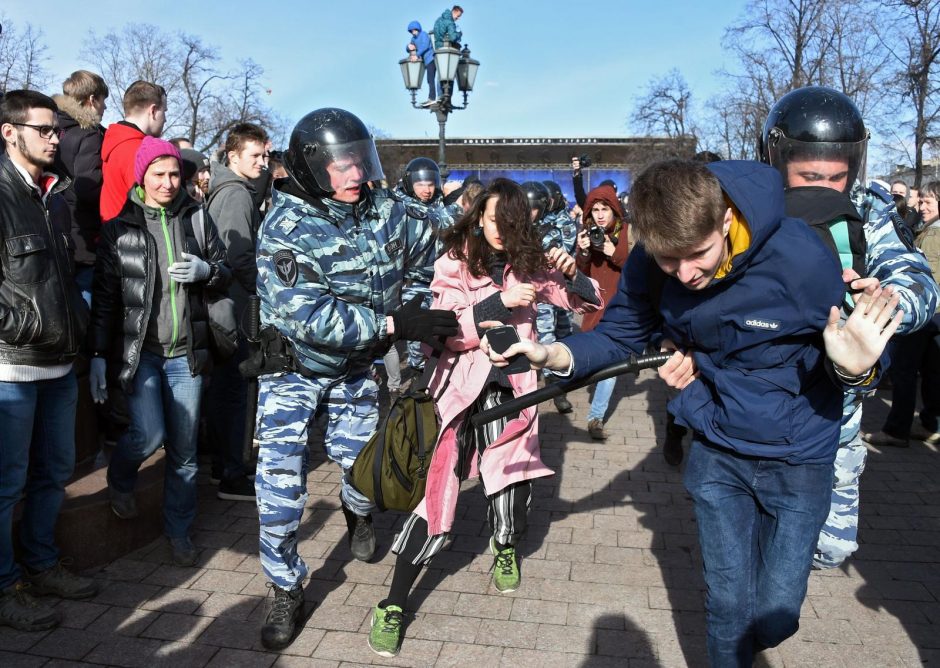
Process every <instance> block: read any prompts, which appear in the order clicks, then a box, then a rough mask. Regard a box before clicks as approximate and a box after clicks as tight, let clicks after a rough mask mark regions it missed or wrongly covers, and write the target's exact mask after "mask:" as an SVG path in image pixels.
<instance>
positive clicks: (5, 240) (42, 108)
mask: <svg viewBox="0 0 940 668" xmlns="http://www.w3.org/2000/svg"><path fill="white" fill-rule="evenodd" d="M60 133H61V130H60V128H59V126H58V124H57V120H56V105H55V102H53V101H52V100H51V99H50V98H48V97H46V96H45V95H42V94H41V93H37V92H35V91H28V90H16V91H10V92H8V93H7V94H6V96H5V97H4V98H3V101H2V102H0V134H2V138H3V144H4V147H5V149H6V151H5V154H4V155H0V434H2V438H0V626H12V627H14V628H16V629H19V630H23V631H38V630H42V629H48V628H51V627H53V626H55V625H57V624H58V623H59V621H60V617H59V612H58V611H57V609H52V608H50V607H47V606H45V605H42V604H40V603H39V602H38V601H37V600H36V599H35V598H34V596H41V595H44V594H53V595H56V596H59V597H60V598H68V599H80V598H88V597H90V596H94V595H95V594H96V593H97V586H96V585H95V583H94V582H93V581H92V580H90V579H87V578H81V577H78V576H76V575H73V574H72V573H70V572H69V571H68V570H66V569H65V567H64V566H63V565H62V562H61V561H60V559H59V551H58V549H57V548H56V545H55V542H54V532H55V524H56V519H57V517H58V515H59V509H60V508H61V506H62V500H63V498H64V497H65V484H66V482H67V481H68V479H69V477H70V476H71V475H72V468H73V466H74V463H75V407H76V401H77V396H78V388H77V385H76V382H75V372H74V371H73V369H72V361H73V360H74V359H75V354H76V352H77V351H78V347H79V343H80V342H81V341H82V338H83V337H84V328H85V325H86V323H87V319H88V318H87V309H86V307H85V302H84V301H83V300H82V298H81V294H80V293H79V291H78V289H77V286H76V285H75V283H74V281H73V279H72V251H71V249H70V247H69V244H68V235H69V230H70V220H69V211H68V205H67V203H66V201H65V199H64V198H63V196H62V194H61V192H62V191H63V190H65V189H66V188H67V187H68V185H69V182H68V179H62V180H60V179H59V178H58V177H57V176H56V175H55V174H53V173H51V172H49V171H46V170H47V169H48V168H49V167H51V166H52V164H53V162H54V161H55V156H56V151H57V149H58V145H59V135H60ZM31 458H32V461H30V459H31ZM27 469H28V470H29V476H28V478H27ZM21 498H23V513H22V519H21V520H20V544H21V547H22V549H21V550H20V552H19V557H20V562H21V564H22V568H21V567H20V566H19V565H18V564H17V562H16V560H15V559H14V555H13V536H12V525H13V508H14V506H15V505H16V504H17V502H19V501H20V499H21Z"/></svg>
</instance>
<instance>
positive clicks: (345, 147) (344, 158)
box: [304, 138, 385, 193]
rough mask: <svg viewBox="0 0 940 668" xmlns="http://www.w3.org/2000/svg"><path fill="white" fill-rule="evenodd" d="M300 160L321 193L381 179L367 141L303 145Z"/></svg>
mask: <svg viewBox="0 0 940 668" xmlns="http://www.w3.org/2000/svg"><path fill="white" fill-rule="evenodd" d="M304 160H305V161H306V162H307V167H308V168H309V169H310V173H311V174H312V175H313V178H314V179H315V180H316V182H317V185H318V186H319V187H320V190H322V191H324V192H330V193H335V192H337V191H341V190H346V189H351V188H355V187H356V186H360V185H363V184H365V183H367V182H369V181H380V180H382V179H384V178H385V174H384V173H383V172H382V163H381V162H380V161H379V154H378V152H377V151H376V150H375V142H373V141H372V139H371V138H370V139H358V140H356V141H352V142H348V143H346V144H333V145H330V146H315V145H307V146H305V147H304Z"/></svg>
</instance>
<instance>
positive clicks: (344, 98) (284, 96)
mask: <svg viewBox="0 0 940 668" xmlns="http://www.w3.org/2000/svg"><path fill="white" fill-rule="evenodd" d="M451 4H452V3H451ZM461 4H462V5H463V7H464V9H465V10H466V13H465V14H464V16H463V17H462V18H461V20H460V22H459V26H460V28H461V29H462V30H463V33H464V42H465V43H466V44H469V46H470V48H471V50H472V52H473V56H474V57H475V58H476V59H477V60H479V61H480V62H481V67H480V73H479V76H478V78H477V84H476V89H475V90H474V92H473V93H472V94H471V97H470V107H469V108H468V109H466V110H464V111H458V112H456V113H454V114H453V115H452V116H451V117H450V120H449V121H448V124H447V134H448V136H451V137H486V136H546V137H575V136H589V137H592V136H593V137H598V136H622V135H628V134H630V132H629V129H628V128H627V125H626V120H627V117H628V116H629V114H630V111H631V109H632V99H633V97H634V96H635V95H637V94H638V93H640V92H641V91H642V89H643V87H644V85H645V84H646V82H647V81H648V80H649V78H650V77H651V76H653V75H659V74H663V73H665V72H667V71H668V70H669V69H671V68H673V67H678V68H679V69H680V70H681V71H682V73H683V74H684V75H685V77H686V79H687V80H688V82H689V84H690V86H691V88H692V90H693V93H694V94H695V95H696V99H697V101H698V102H699V103H700V102H702V101H704V99H705V98H706V97H708V96H709V95H710V94H712V93H713V92H715V90H716V89H717V88H718V87H719V86H720V81H719V80H718V77H717V76H716V74H715V73H716V71H717V70H718V69H720V68H721V67H723V66H727V67H730V66H732V65H733V63H732V62H731V61H730V60H728V57H727V56H726V55H725V53H724V52H723V50H722V46H721V39H722V33H723V30H724V28H725V27H726V26H727V25H728V24H729V23H731V22H732V21H733V20H734V19H735V18H736V17H737V16H738V14H739V13H740V12H741V10H742V9H743V6H744V1H743V0H729V1H726V2H716V1H713V0H712V1H698V2H694V1H690V0H679V1H673V2H661V1H653V2H650V0H645V1H640V0H621V1H620V2H616V1H607V0H602V1H589V2H571V1H570V0H568V1H565V2H543V3H535V2H520V1H517V0H507V1H504V2H498V1H494V0H466V1H465V2H462V3H461ZM447 7H450V4H446V3H445V2H441V1H440V0H436V1H427V0H420V1H412V2H407V3H405V2H394V3H392V2H377V1H373V0H359V1H357V2H336V1H334V2H322V1H320V0H313V1H308V2H298V1H295V0H282V1H281V2H258V1H257V0H254V1H252V2H244V1H242V0H233V1H228V2H217V1H216V0H203V2H160V3H153V2H151V3H131V2H127V0H89V1H87V2H85V3H76V2H74V0H70V1H68V2H63V1H60V0H52V1H51V2H46V3H45V4H43V5H42V9H41V11H38V12H37V11H36V10H37V5H35V4H34V3H31V2H27V1H26V0H13V2H12V4H11V3H9V2H5V3H4V6H3V8H2V9H0V15H3V16H5V18H6V19H7V20H9V21H12V22H13V23H14V24H16V25H18V26H22V25H23V24H25V23H26V22H27V21H29V22H32V23H33V24H34V25H39V26H41V27H42V29H43V31H44V33H45V38H46V42H47V43H48V44H49V47H50V49H49V55H50V61H49V63H48V69H49V70H50V71H51V72H52V73H53V75H54V76H53V80H54V81H55V82H61V81H62V80H63V79H64V78H65V77H66V76H67V75H68V74H69V73H70V72H72V71H73V70H75V69H78V68H79V67H83V66H86V67H87V66H88V63H83V62H82V61H81V60H80V59H79V57H78V52H79V50H80V47H81V43H82V39H83V38H84V36H85V35H86V34H87V33H88V31H89V30H90V29H95V30H96V31H98V32H99V33H103V32H105V31H106V30H107V29H109V28H120V27H121V26H122V25H123V24H124V23H127V22H146V23H153V24H156V25H158V26H160V27H161V28H164V29H167V30H178V29H179V30H184V31H186V32H191V33H194V34H198V35H200V36H202V37H203V39H204V41H205V42H207V43H209V44H214V45H216V46H218V47H219V48H220V51H221V56H222V58H223V61H224V62H227V63H232V64H234V63H235V62H236V61H237V60H238V59H239V58H243V57H251V58H252V59H254V60H255V61H256V62H258V63H260V64H261V65H262V66H263V67H264V68H265V78H266V82H265V83H266V85H267V87H268V88H270V89H271V94H270V96H269V103H270V105H271V106H272V107H274V108H275V109H276V110H278V111H280V112H281V113H282V114H284V115H285V116H286V117H287V118H288V119H289V120H290V121H291V122H293V121H295V120H296V119H298V118H300V117H301V116H302V115H304V114H305V113H307V112H308V111H311V110H313V109H316V108H319V107H324V106H338V107H343V108H346V109H349V110H350V111H353V112H354V113H356V114H357V115H359V116H360V117H361V118H362V119H363V120H365V121H366V122H367V123H370V124H372V125H374V126H376V127H377V128H380V129H382V130H384V131H385V132H387V133H388V134H389V135H391V136H392V137H397V138H414V137H425V136H427V137H436V136H437V124H436V122H435V120H434V117H433V116H432V115H431V114H430V113H428V112H424V111H417V110H414V109H412V108H411V106H410V98H409V96H408V94H407V92H406V91H405V89H404V86H403V84H402V80H401V75H400V73H399V68H398V60H399V59H400V58H401V57H403V55H404V46H405V44H406V43H407V41H408V38H409V35H408V33H407V32H406V31H405V27H406V26H407V24H408V22H409V21H411V20H418V21H420V22H421V23H422V25H423V26H425V27H426V29H430V27H431V26H432V25H433V23H434V20H435V19H436V18H437V17H438V16H439V15H440V14H441V12H442V11H443V10H444V9H445V8H447ZM56 89H57V90H55V91H50V92H58V86H57V85H56ZM424 93H426V90H422V91H421V94H422V95H423V94H424ZM419 99H423V97H422V98H419ZM109 102H110V103H112V104H114V103H116V101H115V100H111V101H109Z"/></svg>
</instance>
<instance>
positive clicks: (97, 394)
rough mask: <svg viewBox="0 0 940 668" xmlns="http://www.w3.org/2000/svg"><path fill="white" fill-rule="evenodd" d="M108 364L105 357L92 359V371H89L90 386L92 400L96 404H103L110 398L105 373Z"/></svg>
mask: <svg viewBox="0 0 940 668" xmlns="http://www.w3.org/2000/svg"><path fill="white" fill-rule="evenodd" d="M107 368H108V363H107V362H106V361H105V359H104V358H103V357H92V358H91V369H89V371H88V384H89V386H90V387H91V399H92V401H94V402H95V403H96V404H103V403H104V402H105V400H106V399H107V398H108V381H107V380H106V379H105V371H106V370H107Z"/></svg>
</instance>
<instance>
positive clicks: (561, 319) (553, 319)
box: [535, 304, 571, 377]
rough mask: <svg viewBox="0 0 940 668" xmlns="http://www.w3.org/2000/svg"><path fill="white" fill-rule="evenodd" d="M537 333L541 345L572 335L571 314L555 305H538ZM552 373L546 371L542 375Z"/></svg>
mask: <svg viewBox="0 0 940 668" xmlns="http://www.w3.org/2000/svg"><path fill="white" fill-rule="evenodd" d="M535 331H536V333H537V334H538V338H539V343H541V344H543V345H546V346H547V345H548V344H549V343H554V342H555V341H556V340H557V339H562V338H564V337H566V336H568V335H569V334H571V313H570V312H568V311H566V310H565V309H563V308H559V307H558V306H555V305H554V304H536V317H535ZM550 373H551V372H550V371H548V369H544V370H543V371H542V374H543V375H544V376H546V377H547V376H548V375H549V374H550Z"/></svg>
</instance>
